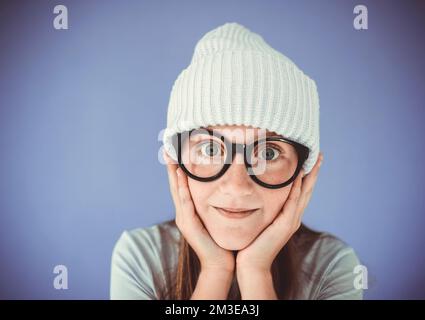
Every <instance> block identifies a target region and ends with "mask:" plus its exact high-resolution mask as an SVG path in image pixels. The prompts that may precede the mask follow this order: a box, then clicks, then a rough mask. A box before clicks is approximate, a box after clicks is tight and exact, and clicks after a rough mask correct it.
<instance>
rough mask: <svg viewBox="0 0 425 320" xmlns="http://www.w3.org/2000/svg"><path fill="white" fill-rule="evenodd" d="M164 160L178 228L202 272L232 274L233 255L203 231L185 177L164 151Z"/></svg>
mask: <svg viewBox="0 0 425 320" xmlns="http://www.w3.org/2000/svg"><path fill="white" fill-rule="evenodd" d="M164 159H165V160H166V162H167V170H168V179H169V183H170V191H171V194H172V197H173V201H174V206H175V208H176V225H177V227H178V228H179V230H180V232H181V233H182V234H183V236H184V237H185V239H186V241H187V242H188V243H189V244H190V246H191V247H192V249H193V250H194V251H195V252H196V255H197V256H198V258H199V260H200V262H201V271H212V272H223V271H224V272H226V273H233V272H234V269H235V257H234V255H233V252H231V251H228V250H225V249H223V248H221V247H220V246H218V245H217V244H216V242H215V241H214V240H213V239H212V238H211V236H210V234H209V232H208V230H207V229H206V228H205V227H204V225H203V223H202V221H201V220H200V218H199V216H198V213H197V212H196V211H195V206H194V204H193V201H192V197H191V194H190V190H189V187H188V184H187V176H186V174H185V173H184V172H183V170H182V169H181V168H179V166H178V164H177V163H176V162H175V161H174V160H173V159H171V158H170V157H169V156H168V155H167V152H166V151H165V150H164Z"/></svg>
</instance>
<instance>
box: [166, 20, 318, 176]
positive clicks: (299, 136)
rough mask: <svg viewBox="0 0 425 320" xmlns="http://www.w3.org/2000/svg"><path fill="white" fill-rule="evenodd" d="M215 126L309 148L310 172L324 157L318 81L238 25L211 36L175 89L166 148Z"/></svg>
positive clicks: (307, 166)
mask: <svg viewBox="0 0 425 320" xmlns="http://www.w3.org/2000/svg"><path fill="white" fill-rule="evenodd" d="M214 125H245V126H253V127H256V128H262V129H267V130H269V131H275V132H276V133H278V134H282V135H283V136H284V137H286V138H288V139H291V140H293V141H296V142H299V143H301V144H303V145H305V146H306V147H308V148H309V149H310V155H309V157H308V159H307V161H306V162H305V163H304V170H305V172H306V173H309V172H310V171H311V169H312V167H313V166H314V164H315V162H316V160H317V157H318V154H319V96H318V92H317V87H316V83H315V81H314V80H312V79H311V78H309V77H308V76H307V75H305V74H304V73H303V72H302V71H301V70H300V69H299V68H298V67H297V66H296V65H295V64H294V63H293V62H292V61H291V60H290V59H289V58H287V57H286V56H284V55H283V54H282V53H280V52H278V51H276V50H275V49H273V48H272V47H270V46H269V45H268V44H267V43H266V42H265V41H264V39H263V38H262V37H261V36H260V35H258V34H256V33H253V32H251V31H250V30H248V29H247V28H245V27H244V26H242V25H240V24H238V23H225V24H224V25H222V26H220V27H218V28H216V29H213V30H211V31H209V32H208V33H206V34H205V35H204V36H203V37H202V38H201V39H200V40H199V41H198V43H197V44H196V47H195V52H194V54H193V56H192V60H191V62H190V65H189V66H188V67H187V68H186V69H184V70H183V71H182V72H181V73H180V75H179V76H178V77H177V79H176V81H175V83H174V85H173V88H172V90H171V95H170V100H169V105H168V114H167V128H166V130H165V131H164V136H163V143H164V148H165V149H166V151H167V152H168V154H169V155H170V156H171V157H172V158H174V159H177V156H176V152H175V150H174V149H173V147H172V145H171V137H172V136H173V135H174V134H176V133H177V132H183V131H186V130H191V129H196V128H200V127H207V126H214Z"/></svg>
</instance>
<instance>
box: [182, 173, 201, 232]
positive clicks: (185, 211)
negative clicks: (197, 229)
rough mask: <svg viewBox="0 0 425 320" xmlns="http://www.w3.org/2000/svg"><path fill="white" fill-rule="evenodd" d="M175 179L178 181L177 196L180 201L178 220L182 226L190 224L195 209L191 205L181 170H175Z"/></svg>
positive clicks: (190, 197) (187, 187)
mask: <svg viewBox="0 0 425 320" xmlns="http://www.w3.org/2000/svg"><path fill="white" fill-rule="evenodd" d="M177 179H178V194H179V199H180V209H181V212H179V213H178V214H179V215H181V216H180V218H181V219H182V222H183V223H184V224H192V223H193V221H194V218H197V217H196V216H195V207H194V204H193V200H192V196H191V194H190V191H189V186H188V183H187V176H186V175H185V174H184V172H183V170H182V169H181V168H178V169H177Z"/></svg>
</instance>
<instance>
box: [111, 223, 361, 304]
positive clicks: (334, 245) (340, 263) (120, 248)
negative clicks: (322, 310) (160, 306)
mask: <svg viewBox="0 0 425 320" xmlns="http://www.w3.org/2000/svg"><path fill="white" fill-rule="evenodd" d="M180 236H181V233H180V230H179V229H178V228H177V226H176V224H175V221H174V220H170V221H165V222H162V223H159V224H155V225H152V226H149V227H145V228H137V229H133V230H125V231H124V232H123V233H122V234H121V236H120V238H119V239H118V241H117V243H116V244H115V247H114V249H113V252H112V259H111V282H110V298H111V299H144V300H157V299H164V298H163V297H162V292H163V289H164V287H165V285H166V284H167V277H166V272H165V271H166V270H175V268H176V266H177V260H178V241H179V238H180ZM300 248H303V247H302V246H300ZM301 250H303V249H301ZM305 251H306V252H305V253H303V254H302V256H303V260H302V264H303V265H302V268H303V269H304V270H306V271H307V272H308V273H310V274H314V275H317V276H318V278H315V280H314V281H312V280H307V279H302V280H301V284H302V285H301V289H300V291H299V292H298V293H297V296H296V297H295V298H296V299H363V290H362V289H361V288H359V289H356V288H355V286H354V280H355V277H356V276H358V275H357V274H355V273H354V268H355V267H356V266H357V265H359V264H360V262H359V259H358V257H357V255H356V253H355V252H354V250H353V248H351V247H350V246H349V245H347V244H346V243H345V242H344V241H342V240H340V239H338V238H337V237H336V236H334V235H332V234H330V233H327V232H322V234H321V236H320V237H319V238H318V240H316V241H315V242H314V243H313V244H312V245H311V246H309V247H308V249H305ZM235 278H236V277H235ZM234 281H235V279H234Z"/></svg>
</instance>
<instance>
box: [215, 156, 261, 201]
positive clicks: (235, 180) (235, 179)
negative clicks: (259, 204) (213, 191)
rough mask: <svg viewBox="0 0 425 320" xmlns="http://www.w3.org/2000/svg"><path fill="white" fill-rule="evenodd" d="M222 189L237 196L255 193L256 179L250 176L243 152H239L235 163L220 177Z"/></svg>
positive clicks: (225, 192)
mask: <svg viewBox="0 0 425 320" xmlns="http://www.w3.org/2000/svg"><path fill="white" fill-rule="evenodd" d="M220 180H221V181H220V186H219V187H220V191H221V192H222V193H223V194H228V195H234V196H235V197H236V196H237V197H240V196H247V195H251V194H252V193H253V189H254V181H252V179H251V178H250V177H249V175H248V172H247V171H246V167H245V164H244V158H243V152H242V153H241V152H237V153H236V154H235V158H234V159H233V163H232V164H231V165H230V167H229V168H228V169H227V171H226V173H225V174H224V175H223V176H222V177H221V179H220Z"/></svg>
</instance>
